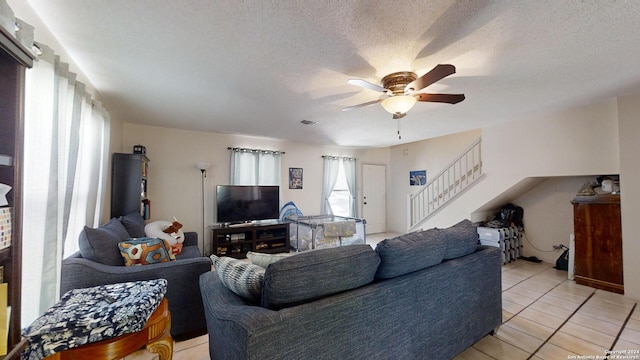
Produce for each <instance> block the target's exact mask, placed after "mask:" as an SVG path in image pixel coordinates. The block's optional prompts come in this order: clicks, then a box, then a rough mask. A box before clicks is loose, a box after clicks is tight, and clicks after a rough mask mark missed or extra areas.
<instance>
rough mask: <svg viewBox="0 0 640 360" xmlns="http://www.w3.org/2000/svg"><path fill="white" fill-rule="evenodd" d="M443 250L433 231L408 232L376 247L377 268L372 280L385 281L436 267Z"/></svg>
mask: <svg viewBox="0 0 640 360" xmlns="http://www.w3.org/2000/svg"><path fill="white" fill-rule="evenodd" d="M446 248H447V244H446V241H445V237H444V235H443V234H442V233H441V232H440V231H439V230H436V229H431V230H427V231H418V232H412V233H408V234H404V235H400V236H398V237H395V238H392V239H386V240H383V241H381V242H379V243H378V245H377V246H376V253H377V254H378V255H379V256H380V266H379V267H378V271H377V272H376V278H378V279H389V278H393V277H396V276H400V275H404V274H408V273H410V272H413V271H417V270H420V269H424V268H427V267H429V266H433V265H436V264H439V263H440V262H441V261H442V257H443V256H444V252H445V250H446Z"/></svg>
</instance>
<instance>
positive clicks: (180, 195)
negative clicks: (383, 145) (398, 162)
mask: <svg viewBox="0 0 640 360" xmlns="http://www.w3.org/2000/svg"><path fill="white" fill-rule="evenodd" d="M136 144H142V145H144V146H145V147H146V150H147V156H148V157H149V159H150V160H151V163H150V166H149V183H148V193H149V198H150V199H151V217H152V220H170V219H172V218H173V217H174V216H175V217H176V218H178V220H180V222H181V223H182V224H183V225H184V228H185V229H187V230H190V231H197V232H198V233H199V235H200V236H199V238H200V239H202V183H201V173H200V170H198V169H197V168H196V166H195V164H196V163H197V162H208V163H210V164H211V166H210V167H209V169H208V170H207V178H206V183H205V225H206V226H208V225H211V224H213V223H215V212H214V209H215V186H216V185H218V184H228V183H229V161H230V153H229V150H228V149H227V148H228V147H247V148H257V149H268V150H279V151H284V152H285V154H284V155H283V156H282V173H281V179H282V180H281V181H282V182H281V187H280V189H281V192H280V198H281V202H282V203H283V204H284V203H286V202H287V201H293V202H295V203H296V205H297V206H298V207H299V208H300V210H301V211H302V212H303V213H304V214H305V215H318V214H320V204H321V199H320V198H321V191H322V172H323V163H322V155H334V156H350V157H356V158H357V159H358V162H359V163H360V164H361V163H362V162H363V161H365V162H370V163H373V162H375V163H381V164H386V162H387V161H388V152H387V151H385V150H384V149H381V150H371V151H363V150H354V149H349V148H340V147H330V146H313V145H308V144H302V143H293V142H286V141H281V140H273V139H265V138H257V137H249V136H241V135H229V134H219V133H208V132H196V131H186V130H178V129H169V128H161V127H153V126H146V125H135V124H128V123H125V124H124V126H123V147H122V152H126V153H131V152H132V148H133V145H136ZM290 167H298V168H302V169H303V188H302V189H300V190H291V189H289V186H288V176H289V168H290ZM358 172H359V173H360V172H361V166H360V167H359V169H358ZM358 198H360V196H358Z"/></svg>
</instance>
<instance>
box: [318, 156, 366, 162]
mask: <svg viewBox="0 0 640 360" xmlns="http://www.w3.org/2000/svg"><path fill="white" fill-rule="evenodd" d="M322 158H323V159H334V160H338V159H342V160H353V161H356V160H357V159H356V158H352V157H348V156H332V155H322Z"/></svg>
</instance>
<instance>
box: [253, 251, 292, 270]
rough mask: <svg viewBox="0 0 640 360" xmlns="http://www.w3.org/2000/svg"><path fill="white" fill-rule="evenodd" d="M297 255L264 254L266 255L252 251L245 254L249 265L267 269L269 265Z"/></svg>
mask: <svg viewBox="0 0 640 360" xmlns="http://www.w3.org/2000/svg"><path fill="white" fill-rule="evenodd" d="M295 254H299V253H295V252H292V253H280V254H266V253H258V252H253V251H248V252H247V259H249V260H251V263H252V264H254V265H258V266H260V267H262V268H265V269H266V268H267V266H269V264H273V263H274V262H276V261H278V260H282V259H284V258H287V257H289V256H292V255H295Z"/></svg>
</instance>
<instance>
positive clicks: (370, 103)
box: [342, 99, 383, 111]
mask: <svg viewBox="0 0 640 360" xmlns="http://www.w3.org/2000/svg"><path fill="white" fill-rule="evenodd" d="M382 100H383V99H378V100H373V101H368V102H366V103H362V104H358V105H352V106H347V107H346V108H342V111H349V110H353V109H357V108H361V107H365V106H369V105H373V104H377V103H379V102H380V101H382Z"/></svg>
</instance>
